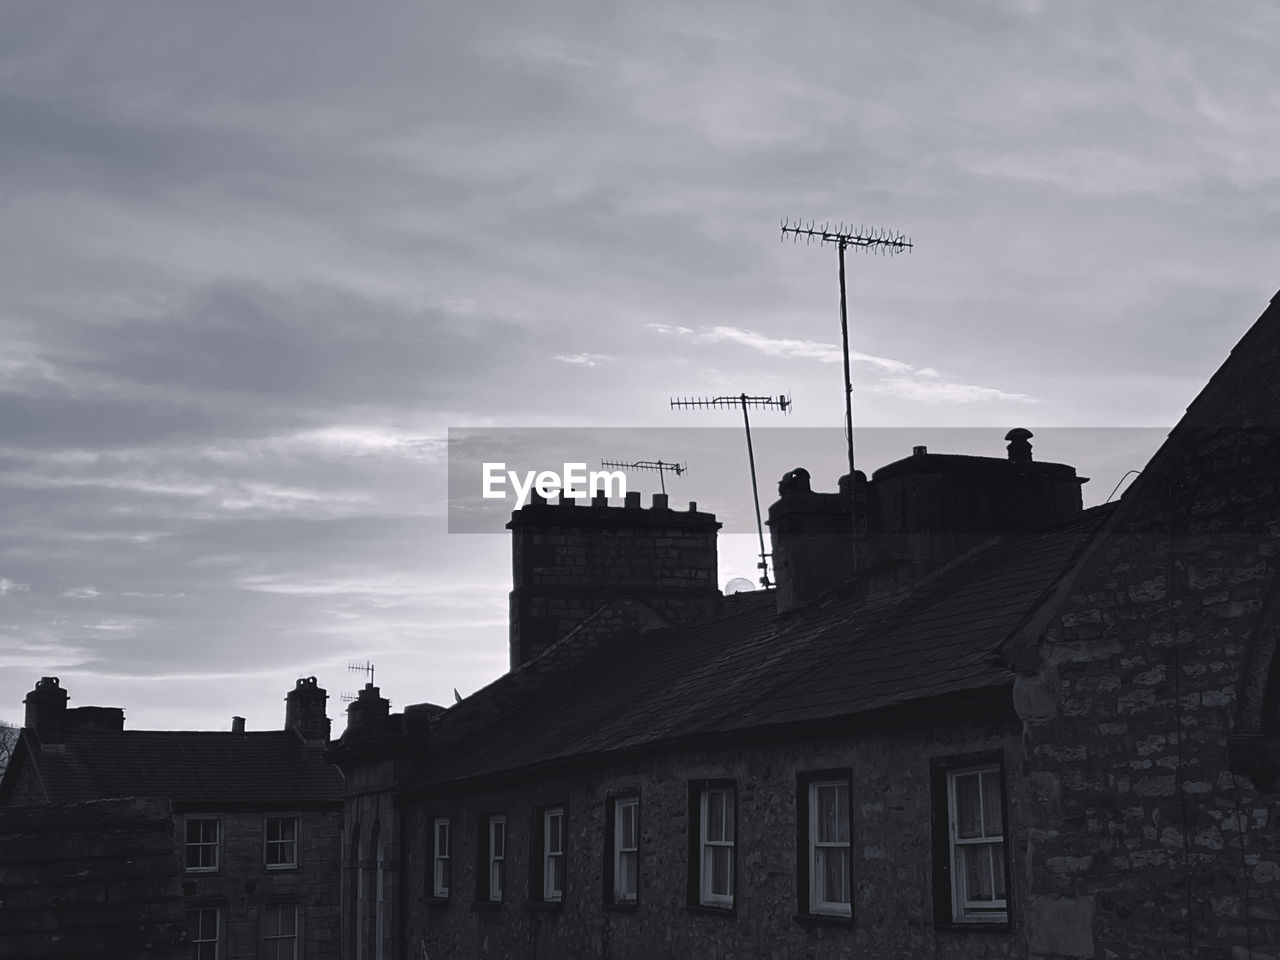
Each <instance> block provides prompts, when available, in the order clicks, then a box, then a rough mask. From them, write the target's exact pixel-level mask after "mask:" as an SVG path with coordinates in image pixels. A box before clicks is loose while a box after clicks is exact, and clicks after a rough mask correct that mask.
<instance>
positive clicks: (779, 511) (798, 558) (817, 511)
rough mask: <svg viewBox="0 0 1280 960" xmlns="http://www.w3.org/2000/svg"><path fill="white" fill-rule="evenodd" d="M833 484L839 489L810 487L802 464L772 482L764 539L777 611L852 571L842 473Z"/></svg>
mask: <svg viewBox="0 0 1280 960" xmlns="http://www.w3.org/2000/svg"><path fill="white" fill-rule="evenodd" d="M864 485H865V483H864ZM839 486H840V488H841V491H840V492H839V493H816V492H814V490H813V487H812V484H811V482H810V479H809V471H808V470H806V469H805V468H804V467H796V468H795V469H794V470H789V471H787V473H785V474H784V475H783V477H782V479H781V480H780V481H779V482H778V499H777V501H775V502H774V503H773V504H772V505H771V506H770V507H769V540H770V542H771V544H772V549H773V572H774V579H775V580H776V581H777V603H778V612H779V613H785V612H786V611H788V610H792V609H794V608H795V607H800V606H804V605H805V604H807V603H809V602H810V601H812V600H814V599H815V598H817V597H818V596H820V595H821V594H823V593H825V592H826V591H828V590H830V589H832V588H833V587H838V586H839V585H840V584H842V583H844V582H845V581H847V580H848V579H849V578H850V577H852V576H853V573H854V540H853V527H852V517H851V515H850V504H851V502H852V498H851V496H850V492H851V491H850V485H849V484H848V482H847V478H844V477H842V478H841V482H840V484H839Z"/></svg>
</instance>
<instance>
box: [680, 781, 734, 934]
mask: <svg viewBox="0 0 1280 960" xmlns="http://www.w3.org/2000/svg"><path fill="white" fill-rule="evenodd" d="M734 805H735V792H734V785H733V783H731V782H729V781H714V780H712V781H697V782H695V783H692V784H690V788H689V823H690V834H691V839H694V840H695V842H694V843H693V844H691V849H690V851H689V852H690V857H689V866H690V874H691V875H690V878H689V887H690V890H689V893H690V896H689V902H690V903H691V904H697V905H699V906H703V907H717V908H721V909H732V908H733V847H734V841H735V837H736V823H735V820H736V817H735V816H734ZM695 825H696V827H695ZM695 829H696V834H694V830H695Z"/></svg>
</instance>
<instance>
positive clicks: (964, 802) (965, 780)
mask: <svg viewBox="0 0 1280 960" xmlns="http://www.w3.org/2000/svg"><path fill="white" fill-rule="evenodd" d="M955 791H956V835H957V836H958V837H960V838H961V839H969V838H972V837H980V836H982V799H981V795H980V792H979V788H978V774H976V773H965V774H960V775H958V776H957V777H956V778H955Z"/></svg>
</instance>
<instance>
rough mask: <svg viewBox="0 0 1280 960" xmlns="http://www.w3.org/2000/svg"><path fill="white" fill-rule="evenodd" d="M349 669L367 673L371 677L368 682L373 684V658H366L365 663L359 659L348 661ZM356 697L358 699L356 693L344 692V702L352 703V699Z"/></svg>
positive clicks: (352, 671)
mask: <svg viewBox="0 0 1280 960" xmlns="http://www.w3.org/2000/svg"><path fill="white" fill-rule="evenodd" d="M347 670H348V671H349V672H351V673H363V674H365V675H366V676H367V677H368V678H369V679H368V681H367V683H368V684H369V685H370V686H372V685H373V661H372V660H365V661H364V662H363V663H361V662H359V661H354V660H353V661H350V662H348V663H347ZM355 699H356V694H354V693H343V694H342V702H343V703H350V702H351V701H352V700H355Z"/></svg>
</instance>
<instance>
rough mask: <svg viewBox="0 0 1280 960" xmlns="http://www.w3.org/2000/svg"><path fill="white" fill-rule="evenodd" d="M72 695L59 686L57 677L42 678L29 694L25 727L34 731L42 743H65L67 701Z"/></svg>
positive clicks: (24, 701)
mask: <svg viewBox="0 0 1280 960" xmlns="http://www.w3.org/2000/svg"><path fill="white" fill-rule="evenodd" d="M68 699H70V695H69V694H68V693H67V691H66V690H64V689H62V687H61V686H60V685H59V684H58V678H57V677H41V678H40V679H39V681H38V682H37V683H36V687H35V689H34V690H32V691H31V692H30V693H28V694H27V696H26V699H25V700H23V703H25V704H26V706H27V718H26V721H25V725H26V727H27V728H28V729H30V730H34V731H35V734H36V736H37V737H39V738H40V742H41V743H65V742H66V738H67V723H66V721H67V700H68Z"/></svg>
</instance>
